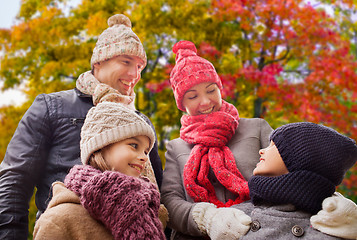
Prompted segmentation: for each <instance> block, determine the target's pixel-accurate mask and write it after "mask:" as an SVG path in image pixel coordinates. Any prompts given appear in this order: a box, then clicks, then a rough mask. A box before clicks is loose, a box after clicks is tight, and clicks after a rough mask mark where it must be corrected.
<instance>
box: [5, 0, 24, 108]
mask: <svg viewBox="0 0 357 240" xmlns="http://www.w3.org/2000/svg"><path fill="white" fill-rule="evenodd" d="M20 2H21V0H0V6H2V7H1V8H0V28H10V27H11V26H12V25H14V23H15V16H16V14H17V13H18V12H19V10H20ZM2 85H3V83H2V82H1V81H0V88H1V87H2ZM25 100H26V98H25V96H24V95H23V94H22V93H21V92H20V91H19V90H15V89H11V90H7V91H4V92H0V107H1V106H4V105H9V104H15V105H21V104H22V103H23V102H24V101H25Z"/></svg>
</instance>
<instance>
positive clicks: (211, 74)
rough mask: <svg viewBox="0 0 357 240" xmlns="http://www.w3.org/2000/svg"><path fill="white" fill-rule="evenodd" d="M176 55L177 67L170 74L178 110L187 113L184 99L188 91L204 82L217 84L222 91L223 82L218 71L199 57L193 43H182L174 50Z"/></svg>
mask: <svg viewBox="0 0 357 240" xmlns="http://www.w3.org/2000/svg"><path fill="white" fill-rule="evenodd" d="M172 51H173V52H174V53H175V54H176V65H175V67H174V68H173V69H172V71H171V74H170V83H171V87H172V90H173V92H174V96H175V100H176V104H177V107H178V109H180V110H181V111H185V108H184V107H183V105H182V99H183V96H184V94H185V93H186V91H187V90H189V89H190V88H191V87H193V86H195V85H197V84H199V83H202V82H213V83H216V84H217V86H218V87H219V89H220V90H222V82H221V79H220V78H219V76H218V74H217V72H216V69H215V68H214V66H213V65H212V63H210V62H209V61H207V60H206V59H204V58H201V57H199V56H197V49H196V47H195V45H194V44H193V43H192V42H189V41H180V42H178V43H176V44H175V45H174V47H173V49H172Z"/></svg>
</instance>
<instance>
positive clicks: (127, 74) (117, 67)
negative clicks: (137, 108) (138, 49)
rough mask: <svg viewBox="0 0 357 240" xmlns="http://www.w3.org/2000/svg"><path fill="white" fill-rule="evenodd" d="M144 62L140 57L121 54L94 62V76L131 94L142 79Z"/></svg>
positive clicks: (120, 90) (124, 92)
mask: <svg viewBox="0 0 357 240" xmlns="http://www.w3.org/2000/svg"><path fill="white" fill-rule="evenodd" d="M143 67H144V62H143V60H141V59H140V58H139V57H136V56H129V55H120V56H117V57H114V58H111V59H109V60H107V61H103V62H100V63H96V64H94V76H95V77H96V78H97V79H98V80H99V81H100V82H101V83H105V84H107V85H109V86H111V87H112V88H114V89H116V90H118V91H119V92H120V93H121V94H123V95H130V94H131V93H132V91H133V88H134V86H135V85H136V83H137V82H138V81H139V80H140V77H141V75H140V73H141V71H142V70H143Z"/></svg>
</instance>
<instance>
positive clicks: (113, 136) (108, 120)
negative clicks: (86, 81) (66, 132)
mask: <svg viewBox="0 0 357 240" xmlns="http://www.w3.org/2000/svg"><path fill="white" fill-rule="evenodd" d="M140 135H143V136H147V137H148V138H149V139H150V149H149V150H151V149H152V147H153V145H154V143H155V133H154V131H153V129H152V127H151V126H150V125H149V124H148V123H147V122H146V121H145V120H144V119H143V118H141V117H140V116H139V115H138V114H137V113H136V112H135V111H134V110H131V109H129V108H127V107H125V106H123V105H122V104H120V103H113V102H101V103H99V104H98V105H97V106H96V107H92V108H91V109H90V110H89V111H88V113H87V116H86V120H85V121H84V124H83V127H82V130H81V141H80V148H81V160H82V163H83V164H88V159H89V157H90V156H91V154H92V153H94V152H95V151H97V150H100V149H102V148H104V147H106V146H108V145H110V144H112V143H115V142H119V141H122V140H124V139H127V138H131V137H135V136H140Z"/></svg>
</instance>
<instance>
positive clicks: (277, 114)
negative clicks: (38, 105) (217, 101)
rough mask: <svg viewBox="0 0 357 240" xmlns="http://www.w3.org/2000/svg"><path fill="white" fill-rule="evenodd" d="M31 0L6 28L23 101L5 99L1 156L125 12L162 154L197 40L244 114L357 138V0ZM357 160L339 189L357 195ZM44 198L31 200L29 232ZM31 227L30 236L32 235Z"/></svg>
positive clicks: (14, 83) (144, 103)
mask: <svg viewBox="0 0 357 240" xmlns="http://www.w3.org/2000/svg"><path fill="white" fill-rule="evenodd" d="M70 2H71V1H68V0H67V1H66V0H22V1H21V8H20V11H19V13H18V14H17V17H16V24H14V25H13V26H12V27H11V28H9V29H0V63H1V68H0V83H1V85H2V89H1V91H6V90H8V89H17V90H19V91H21V92H22V94H23V95H24V96H25V99H26V100H25V101H24V102H21V103H20V104H16V102H15V103H13V104H10V105H5V106H1V107H0V123H1V124H0V161H2V159H3V157H4V154H5V151H6V147H7V144H8V142H9V141H10V139H11V137H12V135H13V133H14V131H15V129H16V127H17V124H18V122H19V120H20V119H21V117H22V115H23V114H24V112H25V111H26V110H27V108H28V107H29V106H30V105H31V103H32V102H33V100H34V98H35V97H36V96H37V95H38V94H41V93H50V92H54V91H60V90H64V89H70V88H73V87H74V86H75V81H76V79H77V77H78V76H79V75H80V74H81V73H83V72H85V71H87V70H89V69H90V58H91V54H92V50H93V48H94V45H95V43H96V40H97V36H98V35H99V34H100V33H101V32H102V31H103V30H104V29H106V28H107V19H108V17H110V16H112V15H113V14H116V13H123V14H126V15H127V16H128V17H129V18H130V19H131V21H132V25H133V30H134V32H135V33H136V34H137V35H138V36H139V38H140V39H141V41H142V43H143V45H144V48H145V49H146V53H147V57H148V65H147V67H146V68H145V69H144V71H143V73H142V80H141V81H140V82H139V84H138V85H137V87H136V94H137V95H136V96H137V99H136V107H137V109H138V110H140V111H142V112H143V113H145V114H146V115H147V116H148V117H149V118H150V119H151V121H152V122H153V124H154V125H155V128H156V131H157V134H158V139H159V149H160V155H161V159H162V161H163V163H165V157H164V153H165V144H166V143H167V141H169V140H170V139H173V138H176V137H178V136H179V129H180V117H181V114H182V113H181V112H180V111H179V110H177V107H176V105H175V101H174V97H173V94H172V91H171V89H170V85H169V82H168V79H169V73H170V71H171V69H172V67H173V64H174V55H173V53H172V51H171V49H172V46H173V45H174V43H176V42H177V41H179V40H189V41H193V42H194V43H195V44H196V47H197V49H198V53H199V55H200V56H202V57H204V58H207V59H208V60H210V61H211V62H212V63H213V64H214V66H215V67H216V69H217V72H218V73H219V74H220V77H221V79H222V81H223V85H224V91H223V97H224V98H225V99H226V100H227V101H229V102H231V103H233V104H234V105H235V106H236V107H237V108H238V111H239V113H240V117H259V118H264V119H266V120H267V121H268V122H269V123H270V125H271V126H272V127H273V128H277V127H279V126H281V125H283V124H286V123H290V122H298V121H310V122H315V123H321V124H324V125H326V126H329V127H332V128H334V129H336V130H337V131H339V132H341V133H343V134H345V135H347V136H349V137H351V138H353V139H355V140H357V62H356V58H357V12H356V11H357V2H356V1H355V0H321V1H307V0H211V1H209V0H166V1H164V0H137V1H135V0H95V1H92V0H81V1H79V2H80V3H79V4H78V5H75V6H70V7H69V4H70ZM356 182H357V166H354V167H353V168H352V169H351V170H350V171H349V172H348V173H347V175H346V178H345V180H344V181H343V184H342V185H341V186H340V187H339V188H338V191H339V192H341V193H342V194H343V195H345V196H346V197H348V198H350V199H352V200H353V201H355V202H357V186H356ZM35 212H36V207H35V205H34V201H32V202H31V206H30V222H31V224H30V226H29V229H30V232H32V228H33V224H34V219H35ZM31 238H32V236H29V239H31Z"/></svg>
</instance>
